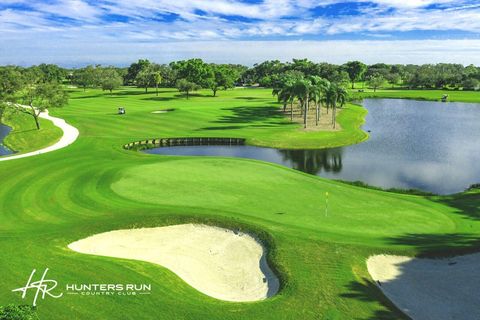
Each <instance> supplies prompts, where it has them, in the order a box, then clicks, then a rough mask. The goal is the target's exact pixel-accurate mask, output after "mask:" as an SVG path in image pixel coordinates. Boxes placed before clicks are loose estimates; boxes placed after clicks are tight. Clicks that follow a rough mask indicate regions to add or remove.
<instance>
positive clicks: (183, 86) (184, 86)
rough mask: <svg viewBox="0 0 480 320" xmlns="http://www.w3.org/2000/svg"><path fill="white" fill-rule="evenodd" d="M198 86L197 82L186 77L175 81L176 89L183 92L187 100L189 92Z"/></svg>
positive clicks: (198, 87)
mask: <svg viewBox="0 0 480 320" xmlns="http://www.w3.org/2000/svg"><path fill="white" fill-rule="evenodd" d="M200 88H201V87H200V86H199V85H198V84H196V83H194V82H190V81H188V80H187V79H179V80H178V81H177V89H178V91H180V92H183V93H185V95H186V96H187V100H188V99H189V98H190V92H192V91H197V90H198V89H200Z"/></svg>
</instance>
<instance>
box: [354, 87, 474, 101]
mask: <svg viewBox="0 0 480 320" xmlns="http://www.w3.org/2000/svg"><path fill="white" fill-rule="evenodd" d="M351 92H352V94H353V95H354V96H358V97H361V98H394V99H416V100H435V101H440V100H441V98H442V96H443V95H444V94H446V95H448V101H451V102H476V103H480V92H478V91H461V90H458V91H454V90H402V89H379V90H377V92H373V90H372V89H365V91H364V92H358V89H355V90H352V91H351Z"/></svg>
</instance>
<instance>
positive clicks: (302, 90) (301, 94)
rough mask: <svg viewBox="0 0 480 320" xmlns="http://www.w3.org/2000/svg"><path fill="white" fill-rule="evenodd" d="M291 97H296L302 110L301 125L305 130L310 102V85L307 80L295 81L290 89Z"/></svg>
mask: <svg viewBox="0 0 480 320" xmlns="http://www.w3.org/2000/svg"><path fill="white" fill-rule="evenodd" d="M292 89H293V90H292V93H293V96H294V97H296V98H297V99H298V101H299V103H300V108H301V109H303V125H304V128H307V115H308V107H309V102H310V91H311V89H312V83H311V82H310V81H309V80H305V79H302V80H297V81H296V82H295V84H294V85H293V88H292Z"/></svg>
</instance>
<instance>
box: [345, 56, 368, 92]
mask: <svg viewBox="0 0 480 320" xmlns="http://www.w3.org/2000/svg"><path fill="white" fill-rule="evenodd" d="M344 68H345V71H347V73H348V77H349V78H350V82H351V83H352V89H355V81H358V80H361V79H362V77H363V75H364V73H365V71H367V65H366V64H364V63H363V62H360V61H350V62H347V63H346V64H344Z"/></svg>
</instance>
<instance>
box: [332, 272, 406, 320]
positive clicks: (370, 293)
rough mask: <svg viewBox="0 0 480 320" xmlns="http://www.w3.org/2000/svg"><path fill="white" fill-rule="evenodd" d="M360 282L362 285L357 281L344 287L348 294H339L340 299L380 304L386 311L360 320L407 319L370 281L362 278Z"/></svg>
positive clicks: (377, 312)
mask: <svg viewBox="0 0 480 320" xmlns="http://www.w3.org/2000/svg"><path fill="white" fill-rule="evenodd" d="M362 281H363V282H364V283H360V282H357V281H352V282H350V283H349V284H348V285H347V286H346V289H347V290H348V293H343V294H341V297H343V298H349V299H355V300H359V301H363V302H380V303H381V304H382V305H383V306H384V307H385V308H387V310H385V309H384V310H377V311H375V313H374V314H373V315H372V316H371V317H368V318H362V320H390V319H392V320H394V319H395V320H396V319H409V318H408V317H407V316H405V315H404V314H403V313H402V312H401V311H399V310H398V309H397V308H396V307H395V305H394V304H393V303H391V302H390V300H388V299H387V298H386V297H385V296H384V295H383V293H382V292H381V291H380V289H379V288H377V286H376V285H375V284H374V283H373V282H372V281H371V280H369V279H367V278H363V279H362ZM359 320H360V318H359Z"/></svg>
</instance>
